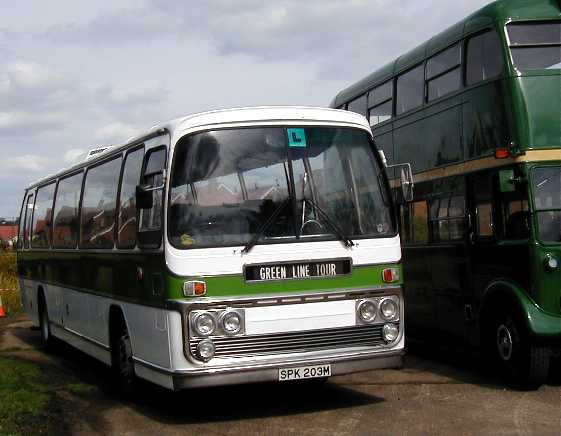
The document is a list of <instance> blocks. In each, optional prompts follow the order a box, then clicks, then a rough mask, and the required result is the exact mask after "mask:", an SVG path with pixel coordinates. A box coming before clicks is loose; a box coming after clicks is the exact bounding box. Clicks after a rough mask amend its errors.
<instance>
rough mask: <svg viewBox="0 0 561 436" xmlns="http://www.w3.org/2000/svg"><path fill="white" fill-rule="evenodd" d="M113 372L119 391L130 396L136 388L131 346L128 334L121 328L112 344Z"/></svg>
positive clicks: (124, 328)
mask: <svg viewBox="0 0 561 436" xmlns="http://www.w3.org/2000/svg"><path fill="white" fill-rule="evenodd" d="M113 353H114V355H113V365H114V367H113V370H114V373H115V377H116V379H117V384H118V387H119V391H120V392H121V393H122V394H124V395H131V394H132V393H133V392H134V390H135V386H136V376H135V373H134V362H133V359H132V346H131V340H130V336H129V333H128V331H127V329H126V327H123V328H122V330H121V332H120V333H119V335H118V337H117V338H116V340H115V342H114V350H113Z"/></svg>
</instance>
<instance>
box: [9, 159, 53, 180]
mask: <svg viewBox="0 0 561 436" xmlns="http://www.w3.org/2000/svg"><path fill="white" fill-rule="evenodd" d="M53 164H54V161H53V159H50V158H46V157H44V156H39V155H35V154H24V155H21V156H13V157H4V158H3V159H1V160H0V172H2V173H3V174H14V173H19V172H26V173H35V177H36V176H37V173H39V174H42V173H45V175H46V171H48V170H49V169H51V168H52V166H53Z"/></svg>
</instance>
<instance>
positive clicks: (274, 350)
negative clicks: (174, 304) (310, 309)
mask: <svg viewBox="0 0 561 436" xmlns="http://www.w3.org/2000/svg"><path fill="white" fill-rule="evenodd" d="M211 339H212V341H213V342H214V345H215V346H216V351H215V354H214V356H215V357H242V356H252V355H260V354H282V353H300V352H306V351H317V350H324V349H333V348H347V347H365V346H366V347H375V346H379V345H382V344H384V340H383V339H382V325H372V326H354V327H343V328H335V329H322V330H310V331H306V332H290V333H273V334H266V335H251V336H239V337H233V338H225V337H211ZM202 340H203V339H201V338H191V339H190V341H189V349H190V351H191V354H192V355H193V356H196V354H197V345H198V344H199V342H200V341H202Z"/></svg>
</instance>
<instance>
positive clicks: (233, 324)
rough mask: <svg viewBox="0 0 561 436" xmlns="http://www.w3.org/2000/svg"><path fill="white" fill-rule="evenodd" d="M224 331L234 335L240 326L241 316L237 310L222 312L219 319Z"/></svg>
mask: <svg viewBox="0 0 561 436" xmlns="http://www.w3.org/2000/svg"><path fill="white" fill-rule="evenodd" d="M220 324H221V325H222V329H223V330H224V333H226V334H229V335H235V334H236V333H239V332H240V330H241V328H242V317H241V315H240V314H239V313H238V312H224V314H223V315H222V317H221V319H220Z"/></svg>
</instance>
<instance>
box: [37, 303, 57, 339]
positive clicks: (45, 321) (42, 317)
mask: <svg viewBox="0 0 561 436" xmlns="http://www.w3.org/2000/svg"><path fill="white" fill-rule="evenodd" d="M39 330H40V331H41V343H42V344H43V346H44V347H46V348H52V347H53V342H54V340H53V337H52V335H51V326H50V324H49V312H48V311H47V303H45V297H44V296H43V294H41V295H40V297H39Z"/></svg>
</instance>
